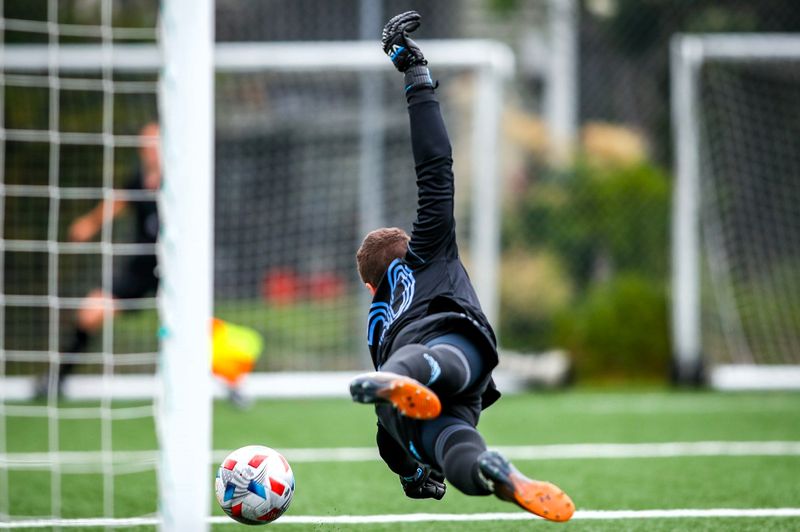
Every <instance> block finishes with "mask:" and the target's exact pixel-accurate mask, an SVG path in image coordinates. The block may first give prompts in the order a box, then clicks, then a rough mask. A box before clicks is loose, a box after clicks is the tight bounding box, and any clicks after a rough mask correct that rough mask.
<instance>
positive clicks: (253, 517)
mask: <svg viewBox="0 0 800 532" xmlns="http://www.w3.org/2000/svg"><path fill="white" fill-rule="evenodd" d="M216 492H217V500H218V501H219V505H220V506H222V509H223V510H224V511H225V513H226V514H228V515H229V516H231V517H232V518H233V519H235V520H236V521H239V522H240V523H244V524H246V525H264V524H267V523H271V522H272V521H274V520H276V519H277V518H279V517H280V516H281V515H283V512H285V511H286V509H287V508H288V507H289V504H290V503H291V502H292V497H293V496H294V474H293V473H292V468H291V467H290V466H289V462H287V461H286V458H284V457H283V455H281V453H279V452H278V451H276V450H274V449H270V448H269V447H264V446H261V445H248V446H247V447H242V448H241V449H236V450H235V451H233V452H232V453H231V454H229V455H228V456H227V457H226V458H225V460H224V461H223V462H222V465H221V466H220V467H219V469H218V470H217V479H216Z"/></svg>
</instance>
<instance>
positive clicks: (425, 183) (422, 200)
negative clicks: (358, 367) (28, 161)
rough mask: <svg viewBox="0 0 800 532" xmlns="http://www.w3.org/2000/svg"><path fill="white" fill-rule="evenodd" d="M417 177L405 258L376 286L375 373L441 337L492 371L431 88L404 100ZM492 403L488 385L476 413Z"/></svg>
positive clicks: (370, 336) (370, 330) (489, 335)
mask: <svg viewBox="0 0 800 532" xmlns="http://www.w3.org/2000/svg"><path fill="white" fill-rule="evenodd" d="M406 99H407V101H408V113H409V117H410V121H411V145H412V150H413V153H414V162H415V165H416V166H415V168H416V174H417V190H418V204H417V217H416V220H415V222H414V225H413V229H412V232H411V241H410V242H409V246H408V252H407V253H406V256H405V257H404V258H402V259H395V260H394V261H393V262H392V263H391V264H390V265H389V268H388V269H387V271H386V273H385V274H384V276H383V278H382V280H381V282H380V283H379V284H378V287H377V290H376V292H375V296H374V298H373V300H372V305H371V307H370V312H369V320H368V327H367V342H368V344H369V349H370V354H371V355H372V361H373V364H374V365H375V368H376V369H380V367H381V365H382V364H383V363H384V362H385V361H386V359H387V358H389V357H390V356H391V354H392V353H393V352H394V351H395V350H396V349H398V348H400V347H402V346H404V345H407V344H410V343H422V344H424V343H426V342H427V341H429V340H432V339H434V338H436V337H438V336H442V335H444V334H448V333H458V334H461V335H464V336H466V337H468V338H469V339H471V340H472V341H473V342H475V345H476V346H477V347H478V349H479V351H480V352H481V354H482V356H483V359H484V365H485V367H486V368H487V369H488V370H491V369H492V368H494V367H495V366H496V365H497V340H496V338H495V335H494V331H493V330H492V327H491V325H490V324H489V321H488V320H487V319H486V316H485V315H484V314H483V310H482V309H481V306H480V302H479V301H478V297H477V295H476V294H475V290H474V289H473V287H472V284H471V282H470V279H469V275H468V274H467V272H466V270H465V269H464V265H463V264H462V263H461V260H460V259H459V255H458V246H457V244H456V233H455V218H454V216H453V193H454V177H453V159H452V148H451V146H450V140H449V138H448V135H447V130H446V128H445V125H444V121H443V120H442V115H441V110H440V109H439V102H438V101H437V100H436V96H435V94H434V90H433V88H431V87H414V88H412V89H411V90H409V91H408V92H407V93H406ZM499 396H500V394H499V392H498V391H497V389H496V388H495V386H494V383H493V382H492V381H491V379H488V380H487V387H486V389H485V391H484V392H483V395H482V398H481V399H482V400H481V403H482V408H486V407H488V406H489V405H490V404H491V403H493V402H494V401H496V400H497V398H498V397H499Z"/></svg>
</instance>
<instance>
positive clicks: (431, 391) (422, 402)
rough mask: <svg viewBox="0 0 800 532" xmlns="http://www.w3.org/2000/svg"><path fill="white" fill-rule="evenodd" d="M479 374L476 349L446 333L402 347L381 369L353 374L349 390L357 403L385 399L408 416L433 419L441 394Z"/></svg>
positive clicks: (467, 384) (453, 393) (467, 383)
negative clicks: (426, 343)
mask: <svg viewBox="0 0 800 532" xmlns="http://www.w3.org/2000/svg"><path fill="white" fill-rule="evenodd" d="M482 376H483V362H482V359H481V357H480V353H478V350H477V349H476V348H475V347H474V346H473V345H472V343H471V342H469V341H468V340H467V339H466V338H464V337H463V336H460V335H456V334H448V335H444V336H441V337H439V338H436V339H435V340H432V341H431V342H429V343H428V345H423V344H409V345H406V346H403V347H401V348H400V349H398V350H397V351H395V352H394V353H392V355H391V356H390V357H389V359H388V360H387V361H386V363H385V364H384V365H383V367H381V371H379V372H373V373H367V374H364V375H359V376H358V377H356V378H355V379H354V380H353V382H352V383H351V385H350V393H351V395H352V397H353V400H354V401H357V402H360V403H374V402H379V401H388V402H390V403H392V404H394V405H395V406H396V407H397V408H398V410H399V411H400V413H402V414H403V415H405V416H407V417H411V418H415V419H432V418H435V417H436V416H438V415H439V412H440V411H441V405H440V398H450V397H454V396H456V395H458V394H460V393H461V392H464V391H465V390H467V389H468V388H469V387H470V386H472V385H473V384H474V383H475V382H477V380H478V379H479V378H481V377H482Z"/></svg>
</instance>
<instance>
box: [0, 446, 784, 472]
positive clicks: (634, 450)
mask: <svg viewBox="0 0 800 532" xmlns="http://www.w3.org/2000/svg"><path fill="white" fill-rule="evenodd" d="M494 448H496V449H497V450H498V451H500V452H502V453H503V454H504V455H505V456H506V457H507V458H509V459H511V460H583V459H590V460H593V459H600V458H611V459H614V458H616V459H626V458H673V457H689V456H800V441H761V442H735V441H728V442H725V441H701V442H669V443H573V444H557V445H517V446H499V447H494ZM280 451H281V452H282V453H283V454H284V456H286V458H287V459H288V460H289V461H290V462H294V463H316V462H370V461H375V460H379V459H380V457H379V456H378V451H377V449H375V448H373V447H331V448H315V449H303V448H285V449H280ZM229 452H230V451H229V450H215V451H213V454H212V461H213V462H214V463H219V462H221V461H222V460H223V459H224V458H225V456H227V455H228V453H229ZM98 456H99V451H62V452H54V453H49V452H33V453H4V454H0V467H2V468H9V469H44V470H47V469H50V468H51V467H52V466H53V465H54V464H55V463H58V464H59V465H60V466H62V467H66V468H68V469H70V470H71V471H74V472H84V473H96V472H97V471H95V470H93V469H92V465H93V464H96V459H97V457H98ZM111 459H112V462H114V463H115V464H118V465H123V464H138V466H139V467H141V468H144V469H147V468H148V467H155V466H156V464H157V463H158V452H157V451H115V452H113V453H112V456H111Z"/></svg>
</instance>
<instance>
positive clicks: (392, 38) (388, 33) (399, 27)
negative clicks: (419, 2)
mask: <svg viewBox="0 0 800 532" xmlns="http://www.w3.org/2000/svg"><path fill="white" fill-rule="evenodd" d="M421 19H422V17H420V16H419V13H417V12H416V11H406V12H405V13H400V14H399V15H396V16H394V17H392V19H391V20H389V22H387V23H386V25H385V26H384V27H383V33H382V34H381V46H382V47H383V51H384V52H385V53H386V55H388V56H389V58H390V59H391V60H392V63H394V66H395V68H396V69H397V70H399V71H400V72H405V71H406V70H408V69H409V68H411V67H412V66H415V65H427V64H428V62H427V61H426V60H425V56H423V55H422V50H420V49H419V46H417V43H415V42H414V41H413V40H412V39H411V38H410V37H409V36H408V34H409V33H411V32H412V31H414V30H416V29H417V28H419V22H420V20H421Z"/></svg>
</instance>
